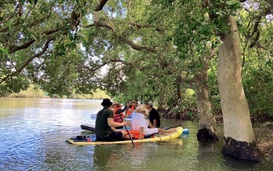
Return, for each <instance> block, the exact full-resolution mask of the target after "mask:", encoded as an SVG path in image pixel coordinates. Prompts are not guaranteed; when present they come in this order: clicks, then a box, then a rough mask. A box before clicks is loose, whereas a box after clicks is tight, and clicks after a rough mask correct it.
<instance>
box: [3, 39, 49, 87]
mask: <svg viewBox="0 0 273 171" xmlns="http://www.w3.org/2000/svg"><path fill="white" fill-rule="evenodd" d="M52 40H53V38H51V39H49V40H47V41H46V43H45V46H44V47H43V49H42V51H41V52H39V53H37V54H35V55H33V56H32V57H30V58H29V59H27V60H26V61H25V63H24V64H23V65H21V67H20V68H18V69H16V71H15V72H12V73H11V74H8V75H6V76H5V77H4V78H3V79H0V84H1V83H3V82H4V81H6V80H7V79H9V78H11V77H13V76H16V75H19V74H20V73H21V72H22V71H23V69H25V68H26V67H27V66H28V65H29V63H30V62H31V61H33V59H35V58H37V57H39V56H41V55H43V54H44V53H45V52H46V50H47V49H48V47H49V43H50V42H51V41H52Z"/></svg>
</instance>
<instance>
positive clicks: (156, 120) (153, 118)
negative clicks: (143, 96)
mask: <svg viewBox="0 0 273 171" xmlns="http://www.w3.org/2000/svg"><path fill="white" fill-rule="evenodd" d="M146 107H147V109H148V110H149V120H150V122H151V123H152V125H153V126H154V127H155V128H159V127H160V116H159V113H158V111H157V110H156V109H155V108H154V107H153V102H151V101H150V102H148V103H147V105H146Z"/></svg>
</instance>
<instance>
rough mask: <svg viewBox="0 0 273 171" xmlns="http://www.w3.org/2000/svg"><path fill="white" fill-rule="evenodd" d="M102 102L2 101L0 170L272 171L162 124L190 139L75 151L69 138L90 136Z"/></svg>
mask: <svg viewBox="0 0 273 171" xmlns="http://www.w3.org/2000/svg"><path fill="white" fill-rule="evenodd" d="M100 103H101V100H74V99H13V98H0V140H1V142H0V170H1V171H10V170H16V171H17V170H18V171H25V170H35V171H36V170H39V171H40V170H41V171H42V170H45V171H48V170H68V171H69V170H71V171H74V170H83V171H88V170H94V171H97V170H98V171H99V170H102V171H108V170H109V171H110V170H111V171H127V170H130V171H133V170H149V171H153V170H155V171H161V170H162V171H166V170H170V171H237V170H240V171H254V170H255V171H256V170H257V171H260V170H262V171H267V170H268V171H271V170H273V169H272V168H273V163H270V162H269V161H267V162H262V163H253V162H247V161H242V160H238V159H235V158H232V157H229V156H225V155H223V154H222V152H221V143H220V142H217V143H215V144H205V143H199V142H198V141H197V140H196V131H197V123H196V122H190V121H175V120H167V119H162V126H163V127H165V126H175V125H180V124H181V125H182V126H183V127H184V128H188V129H189V131H190V133H189V135H187V136H185V135H183V136H181V137H179V138H178V139H175V140H173V141H170V142H159V143H138V144H136V147H134V148H133V146H132V144H126V145H100V146H99V145H98V146H74V145H71V144H68V143H66V142H65V140H67V139H69V138H70V137H73V136H77V135H88V134H90V133H89V132H87V131H83V130H81V128H80V125H81V124H88V122H90V115H91V114H92V113H97V111H98V110H100V109H101V108H102V107H101V105H100Z"/></svg>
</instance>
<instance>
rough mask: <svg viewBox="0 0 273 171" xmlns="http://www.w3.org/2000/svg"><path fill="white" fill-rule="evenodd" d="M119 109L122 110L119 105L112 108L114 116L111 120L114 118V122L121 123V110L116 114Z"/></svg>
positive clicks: (122, 116)
mask: <svg viewBox="0 0 273 171" xmlns="http://www.w3.org/2000/svg"><path fill="white" fill-rule="evenodd" d="M119 109H120V110H122V109H121V108H120V107H118V108H116V109H114V118H113V120H114V121H115V122H119V123H121V122H123V118H124V114H123V112H121V113H119V114H117V111H118V110H119ZM120 116H121V117H120Z"/></svg>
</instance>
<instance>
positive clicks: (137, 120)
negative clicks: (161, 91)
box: [131, 105, 176, 139]
mask: <svg viewBox="0 0 273 171" xmlns="http://www.w3.org/2000/svg"><path fill="white" fill-rule="evenodd" d="M146 112H147V108H146V106H145V105H141V106H139V107H137V108H136V110H135V112H133V113H132V131H131V133H132V134H134V137H135V138H138V139H143V138H144V137H145V136H149V135H152V134H156V133H158V132H162V133H173V132H176V130H175V129H173V128H172V129H168V130H164V129H161V128H155V127H154V126H153V125H152V124H151V122H150V121H149V120H148V119H145V114H146Z"/></svg>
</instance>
